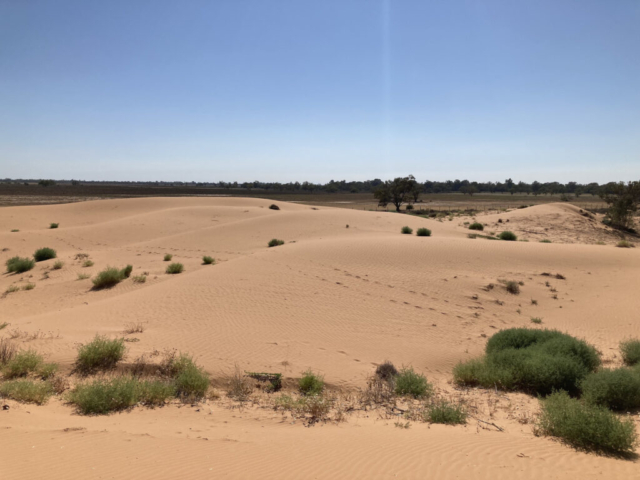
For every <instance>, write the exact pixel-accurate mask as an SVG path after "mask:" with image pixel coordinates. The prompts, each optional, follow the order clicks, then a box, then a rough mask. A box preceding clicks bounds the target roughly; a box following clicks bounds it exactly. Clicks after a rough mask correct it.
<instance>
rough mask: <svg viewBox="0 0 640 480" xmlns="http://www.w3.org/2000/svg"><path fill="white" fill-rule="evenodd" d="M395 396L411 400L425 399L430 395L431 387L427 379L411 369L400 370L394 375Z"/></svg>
mask: <svg viewBox="0 0 640 480" xmlns="http://www.w3.org/2000/svg"><path fill="white" fill-rule="evenodd" d="M395 393H396V395H400V396H407V397H413V398H426V397H429V396H431V395H432V393H433V386H432V385H431V384H430V383H429V382H428V381H427V378H426V377H425V376H424V375H422V374H420V373H417V372H415V371H414V370H413V368H412V367H405V368H402V369H401V370H400V371H399V372H398V375H396V387H395Z"/></svg>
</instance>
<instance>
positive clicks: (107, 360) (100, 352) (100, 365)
mask: <svg viewBox="0 0 640 480" xmlns="http://www.w3.org/2000/svg"><path fill="white" fill-rule="evenodd" d="M125 351H126V348H125V346H124V340H123V339H122V338H116V339H113V340H110V339H108V338H107V337H105V336H102V335H96V336H95V337H94V339H93V340H92V341H91V342H89V343H86V344H84V345H81V346H80V348H79V349H78V358H77V359H76V370H77V371H78V372H80V373H82V374H85V375H86V374H89V373H93V372H96V371H99V370H109V369H112V368H114V367H115V366H116V364H117V363H118V362H119V361H120V360H122V359H123V358H124V354H125Z"/></svg>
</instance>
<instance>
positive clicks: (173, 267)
mask: <svg viewBox="0 0 640 480" xmlns="http://www.w3.org/2000/svg"><path fill="white" fill-rule="evenodd" d="M183 270H184V265H182V264H181V263H172V264H170V265H169V266H168V267H167V270H166V272H167V273H168V274H170V275H176V274H178V273H182V272H183Z"/></svg>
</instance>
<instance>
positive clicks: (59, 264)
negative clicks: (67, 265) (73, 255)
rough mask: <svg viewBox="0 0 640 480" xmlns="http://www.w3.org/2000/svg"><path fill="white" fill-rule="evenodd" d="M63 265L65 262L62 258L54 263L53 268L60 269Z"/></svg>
mask: <svg viewBox="0 0 640 480" xmlns="http://www.w3.org/2000/svg"><path fill="white" fill-rule="evenodd" d="M62 267H64V262H63V261H62V260H58V261H57V262H56V263H54V264H53V267H51V268H52V269H53V270H60V269H61V268H62Z"/></svg>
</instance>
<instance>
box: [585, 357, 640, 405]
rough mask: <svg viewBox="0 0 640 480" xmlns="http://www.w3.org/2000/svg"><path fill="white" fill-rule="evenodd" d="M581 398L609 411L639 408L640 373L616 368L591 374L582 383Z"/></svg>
mask: <svg viewBox="0 0 640 480" xmlns="http://www.w3.org/2000/svg"><path fill="white" fill-rule="evenodd" d="M582 398H583V400H584V401H585V402H587V403H589V404H592V405H599V406H603V407H607V408H609V409H610V410H618V411H628V410H630V409H635V408H640V372H638V371H634V370H631V369H629V368H617V369H615V370H600V371H598V372H595V373H591V374H589V375H587V377H586V378H585V379H584V380H583V382H582Z"/></svg>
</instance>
